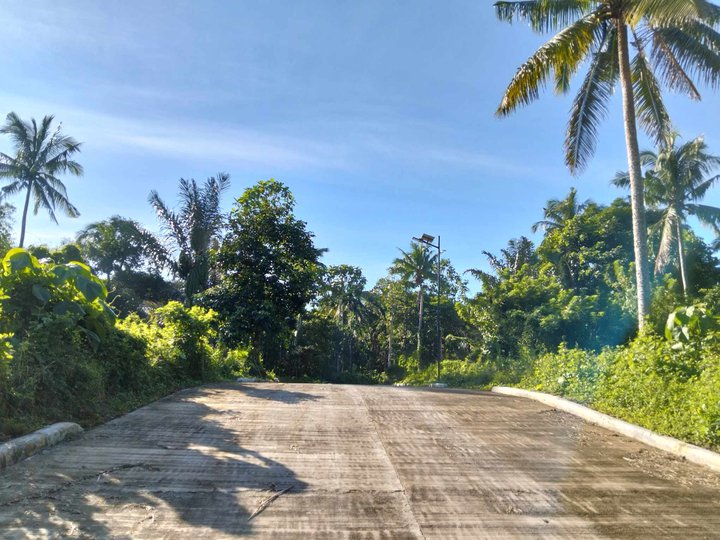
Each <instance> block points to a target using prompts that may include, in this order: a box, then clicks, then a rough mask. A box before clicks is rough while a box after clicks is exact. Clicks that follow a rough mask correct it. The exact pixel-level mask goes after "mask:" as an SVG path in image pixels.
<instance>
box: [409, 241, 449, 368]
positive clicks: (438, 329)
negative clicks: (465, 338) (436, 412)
mask: <svg viewBox="0 0 720 540" xmlns="http://www.w3.org/2000/svg"><path fill="white" fill-rule="evenodd" d="M413 240H417V241H418V242H421V243H423V244H425V245H428V246H430V247H434V248H437V306H435V307H436V310H435V315H436V317H435V323H436V329H437V341H438V357H437V362H436V364H437V380H438V382H439V381H440V361H441V360H442V333H441V331H440V270H441V266H440V253H441V252H440V235H438V237H437V245H435V244H433V241H434V240H435V237H434V236H431V235H429V234H423V235H422V236H421V237H420V238H415V237H414V236H413ZM418 360H419V359H418Z"/></svg>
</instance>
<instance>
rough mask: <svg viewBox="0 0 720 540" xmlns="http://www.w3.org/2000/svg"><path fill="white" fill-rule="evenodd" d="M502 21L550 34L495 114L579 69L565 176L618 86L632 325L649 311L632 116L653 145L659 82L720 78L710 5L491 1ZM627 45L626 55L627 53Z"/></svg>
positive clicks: (687, 89) (659, 126) (666, 121)
mask: <svg viewBox="0 0 720 540" xmlns="http://www.w3.org/2000/svg"><path fill="white" fill-rule="evenodd" d="M495 9H496V14H497V16H498V18H499V19H501V20H503V21H505V22H512V21H513V20H515V19H518V20H521V21H525V22H528V23H530V26H531V27H532V29H533V30H534V31H535V32H538V33H545V32H555V31H558V33H557V34H556V35H555V36H554V37H552V38H551V39H550V40H549V41H548V42H547V43H546V44H545V45H543V46H541V47H540V49H538V50H537V51H536V52H535V54H533V55H532V56H531V57H530V59H529V60H528V61H527V62H526V63H525V64H523V65H522V66H521V67H520V68H519V69H518V71H517V73H516V74H515V76H514V77H513V79H512V81H511V82H510V85H509V86H508V88H507V90H506V92H505V95H504V96H503V98H502V101H501V103H500V106H499V108H498V110H497V114H498V115H500V116H505V115H508V114H510V113H512V112H513V111H515V110H516V109H517V108H518V107H519V106H520V105H525V104H528V103H530V102H532V101H534V100H535V99H537V98H538V96H539V90H540V88H541V87H543V86H544V85H545V84H546V83H547V81H548V79H549V78H550V76H551V75H552V76H553V78H554V86H555V90H556V91H557V92H559V93H566V92H568V91H569V90H570V81H571V79H572V77H573V75H575V74H576V73H577V71H578V70H579V69H580V67H581V66H582V65H583V64H584V63H585V62H586V61H589V67H588V70H587V73H586V75H585V78H584V80H583V81H582V83H581V85H580V89H579V92H578V94H577V96H576V97H575V101H574V103H573V106H572V110H571V113H570V122H569V125H568V130H567V137H566V140H565V161H566V163H567V165H568V167H569V168H570V170H571V171H572V172H573V173H574V174H575V173H578V172H580V171H581V170H582V169H583V168H584V167H585V166H586V165H587V162H588V160H589V159H590V157H591V156H592V155H593V153H594V151H595V145H596V142H597V128H598V125H599V123H600V121H601V120H602V119H603V118H604V117H605V115H606V114H607V112H608V105H607V104H608V101H609V99H610V96H611V95H612V94H613V91H614V89H615V87H616V86H617V85H618V83H619V85H620V90H621V95H622V105H623V116H624V127H625V145H626V149H627V160H628V171H629V178H630V199H631V204H632V218H633V237H634V252H635V263H636V264H635V272H636V279H637V294H638V299H637V300H638V324H639V326H640V328H642V327H643V324H644V317H645V315H647V313H648V310H649V299H650V288H649V287H650V284H649V272H648V262H647V230H646V224H645V206H644V189H643V178H642V176H641V165H640V151H639V148H638V137H637V125H636V124H637V122H639V123H640V126H641V127H642V128H643V130H644V131H645V132H646V133H647V134H648V135H649V136H650V137H651V138H652V139H653V140H654V141H655V142H656V144H658V146H660V145H663V144H664V143H665V141H666V140H667V137H668V135H669V133H670V132H671V124H670V117H669V115H668V113H667V110H666V109H665V106H664V105H663V102H662V96H661V92H660V85H661V83H663V84H664V85H665V86H666V87H667V88H669V89H671V90H675V91H679V92H681V93H683V94H686V95H688V96H689V97H690V98H692V99H696V100H697V99H700V93H699V91H698V89H697V87H696V85H695V82H694V80H693V77H695V78H696V79H700V80H702V81H704V82H706V83H708V84H710V85H711V86H712V87H717V86H718V84H719V83H720V34H718V32H716V28H717V26H718V23H719V22H720V8H719V7H718V6H716V5H714V4H712V3H711V2H709V1H707V0H525V1H512V2H507V1H503V2H497V3H496V4H495ZM631 47H632V52H633V53H634V55H633V57H632V58H631Z"/></svg>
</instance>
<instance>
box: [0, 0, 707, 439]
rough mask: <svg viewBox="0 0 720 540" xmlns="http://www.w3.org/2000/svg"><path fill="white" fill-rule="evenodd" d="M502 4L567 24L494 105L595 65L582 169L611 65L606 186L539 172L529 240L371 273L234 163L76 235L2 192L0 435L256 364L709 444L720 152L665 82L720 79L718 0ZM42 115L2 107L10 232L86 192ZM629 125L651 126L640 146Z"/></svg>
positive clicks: (268, 184) (577, 123)
mask: <svg viewBox="0 0 720 540" xmlns="http://www.w3.org/2000/svg"><path fill="white" fill-rule="evenodd" d="M666 4H668V5H670V4H672V5H673V6H674V7H673V8H672V9H666V8H665V7H664V6H665V5H666ZM496 9H497V14H498V16H499V18H500V19H501V20H503V21H507V22H511V21H514V20H522V21H524V22H529V23H530V25H531V27H532V28H533V29H534V30H536V31H538V32H542V33H544V32H548V31H559V33H558V34H557V35H556V36H555V37H554V38H552V39H551V41H550V42H548V44H547V45H545V46H543V48H541V49H540V50H539V51H538V52H536V53H535V54H534V55H533V56H532V57H531V58H530V60H529V61H528V63H527V64H525V65H524V66H523V67H522V68H521V69H520V70H519V71H518V74H517V75H516V77H515V78H514V79H513V80H512V81H511V83H510V85H509V87H508V90H507V93H506V95H505V96H504V97H503V99H502V103H501V105H500V108H499V109H498V113H499V114H500V115H506V114H509V113H511V112H513V111H514V110H515V109H517V108H518V107H519V106H520V105H525V104H527V103H529V102H531V101H533V100H534V99H535V98H536V97H538V95H539V89H540V88H541V87H542V86H543V84H544V83H545V82H546V81H547V80H548V79H549V78H550V77H554V79H555V81H556V83H557V84H556V86H557V88H558V90H560V91H561V92H565V91H567V90H568V89H569V80H570V76H571V75H572V74H575V73H576V72H577V71H578V69H579V67H580V65H581V64H582V62H584V61H586V60H587V63H588V64H589V66H590V69H589V71H588V72H587V75H586V78H585V79H584V81H582V83H581V87H580V90H579V92H580V93H579V94H578V96H577V97H576V99H575V101H574V104H573V108H572V112H571V119H570V123H569V126H568V135H567V142H566V155H567V163H568V166H569V168H570V170H571V171H572V172H573V173H575V172H578V171H580V170H581V169H582V168H583V167H584V166H585V165H586V163H587V161H588V160H589V159H590V157H591V155H592V153H593V151H594V147H595V143H596V132H597V125H598V122H599V121H600V120H601V119H602V117H603V116H604V114H605V113H606V111H607V100H608V99H609V98H610V96H611V95H612V90H613V88H614V87H615V86H616V85H618V86H619V87H620V89H621V94H622V95H623V97H624V98H625V99H624V100H623V110H624V112H625V128H626V142H627V150H628V151H627V156H626V157H627V162H626V163H625V162H624V160H622V159H619V161H618V166H619V168H621V169H624V168H627V170H628V172H625V173H619V174H618V175H617V176H616V177H615V178H608V179H607V182H608V184H609V185H610V184H612V185H614V186H615V187H616V188H618V189H619V191H618V195H619V197H618V198H617V199H616V200H614V201H612V202H611V203H610V204H607V205H604V204H598V203H596V202H593V201H591V200H583V199H582V197H581V196H580V194H579V192H578V191H577V190H576V189H574V188H573V189H571V190H570V191H569V193H567V194H552V195H554V196H556V198H552V199H550V200H548V201H547V204H546V205H545V208H543V209H538V215H537V219H538V221H537V222H535V223H534V224H533V223H528V224H527V225H528V234H529V233H530V232H532V233H534V234H535V235H536V236H535V237H533V238H534V240H535V241H533V240H531V239H530V238H528V237H525V236H522V237H520V238H515V239H510V240H509V241H508V242H507V246H506V247H505V248H504V249H502V250H501V251H500V252H499V253H489V252H482V253H479V254H478V261H477V268H471V269H460V270H458V269H456V268H455V267H454V266H453V264H452V262H451V261H450V259H449V258H445V256H443V255H442V254H441V255H440V259H439V260H438V254H437V253H435V252H434V251H433V250H432V249H431V248H429V247H428V246H427V245H425V244H423V243H419V242H411V243H410V245H409V246H403V247H402V249H399V250H398V254H397V255H398V256H397V258H396V259H395V260H389V261H388V271H387V274H386V275H385V276H383V277H382V278H380V279H379V280H378V281H377V282H376V283H374V284H368V282H367V279H366V277H365V276H364V275H363V272H362V269H361V268H359V267H355V266H351V265H345V264H340V265H335V266H326V265H324V264H323V262H322V257H323V253H324V252H325V249H323V248H322V247H320V246H316V245H315V241H314V235H313V233H312V232H311V230H310V228H309V225H308V224H307V223H306V222H304V221H302V220H301V219H300V218H299V217H298V216H296V215H295V199H294V197H293V194H292V193H291V191H290V190H289V189H288V187H287V186H285V185H284V184H282V183H281V182H279V181H276V180H273V179H269V180H263V181H260V182H257V183H256V184H254V185H251V186H249V187H247V188H246V189H244V190H242V191H239V190H238V191H233V187H232V186H231V183H230V177H229V175H228V174H226V173H219V174H217V175H216V176H214V177H210V178H209V179H208V180H207V181H205V183H202V184H199V183H198V182H196V181H195V180H193V179H180V180H179V184H178V186H179V187H178V193H179V200H178V202H177V204H176V205H173V204H172V203H168V202H166V201H165V200H163V199H162V198H161V197H160V195H159V194H158V193H157V192H155V191H152V192H151V193H150V196H149V204H150V205H151V206H152V207H153V208H154V209H155V211H156V212H157V216H158V224H159V226H160V228H161V230H162V231H163V234H162V235H159V236H157V235H154V234H152V233H151V232H150V231H149V230H148V229H146V228H145V227H144V226H143V225H141V224H140V223H138V222H137V221H135V220H133V219H132V218H129V217H123V216H111V217H109V218H108V219H106V220H103V221H100V222H97V223H92V224H90V225H88V226H86V227H85V228H84V229H82V230H81V231H79V232H78V234H77V236H76V238H75V239H74V241H72V242H70V243H66V244H64V245H60V246H50V247H49V246H28V247H27V249H23V248H17V247H13V246H15V245H16V241H15V237H14V232H13V227H12V225H13V221H12V220H13V215H14V212H15V209H14V208H13V207H12V206H11V205H10V204H9V203H8V202H7V201H6V200H5V201H0V250H2V253H3V254H4V258H3V259H2V273H1V274H0V315H1V316H0V360H1V363H0V436H3V437H6V436H11V435H15V434H18V433H22V432H25V431H27V430H29V429H32V428H34V427H37V426H39V425H41V424H43V423H47V422H50V421H55V420H73V419H74V420H77V421H80V422H81V423H84V424H92V423H94V422H98V421H101V420H102V419H105V418H108V417H110V416H113V415H115V414H119V413H121V412H124V411H126V410H129V409H131V408H133V407H136V406H138V405H141V404H143V403H146V402H149V401H152V400H153V399H156V398H158V397H160V396H162V395H165V394H167V393H169V392H172V391H174V390H176V389H179V388H182V387H184V386H188V385H195V384H199V383H201V382H204V381H213V380H223V379H228V378H234V377H238V376H253V377H260V378H268V379H275V378H279V379H284V380H298V381H331V382H341V383H399V384H409V385H426V384H429V383H431V382H436V381H438V380H439V381H441V382H445V383H446V384H448V385H450V386H462V387H472V388H487V387H489V386H492V385H495V384H506V385H519V386H522V387H525V388H529V389H536V390H541V391H544V392H550V393H554V394H557V395H562V396H566V397H568V398H570V399H573V400H576V401H578V402H582V403H586V404H589V405H591V406H593V407H595V408H597V409H599V410H601V411H605V412H608V413H610V414H613V415H616V416H618V417H621V418H624V419H626V420H628V421H630V422H635V423H638V424H640V425H643V426H646V427H648V428H650V429H654V430H657V431H659V432H661V433H666V434H669V435H673V436H676V437H680V438H682V439H684V440H688V441H691V442H693V443H696V444H700V445H704V446H707V447H715V448H718V447H720V260H719V259H718V257H717V251H718V248H719V247H720V241H719V240H718V237H719V236H720V209H719V208H715V207H713V206H711V205H708V204H706V203H705V201H704V199H705V197H706V195H707V194H708V193H710V192H711V191H712V190H713V189H714V188H715V184H716V183H717V181H718V178H719V177H718V172H720V171H719V169H720V158H718V157H717V156H715V155H714V154H713V153H712V149H710V148H708V147H707V145H706V144H705V142H704V140H703V138H702V137H696V138H691V139H683V138H682V137H681V135H679V134H678V133H676V132H675V131H674V128H673V126H672V123H671V121H670V117H669V114H668V112H667V111H666V110H665V107H664V105H663V104H662V99H661V97H662V96H661V92H660V87H661V85H662V84H664V85H665V86H666V87H669V88H670V89H673V90H679V91H681V92H682V93H685V94H688V95H689V96H690V97H693V98H697V97H699V93H698V90H697V88H696V86H695V83H694V82H693V80H692V79H691V78H690V76H689V75H688V74H692V75H693V76H695V77H696V78H698V79H700V80H701V81H703V82H706V83H709V86H711V87H714V86H716V85H717V84H718V82H719V81H720V78H719V77H720V45H719V44H720V38H718V37H717V34H716V33H715V27H716V26H717V24H718V21H720V8H717V7H716V6H714V5H713V4H710V3H709V2H704V1H696V2H683V1H681V2H672V3H666V2H651V1H648V2H625V3H618V2H614V1H595V2H584V1H583V2H580V1H578V2H567V1H563V2H552V1H547V2H545V1H543V2H498V3H497V4H496ZM629 33H630V34H632V38H630V37H629V36H628V34H629ZM52 121H53V119H52V117H46V118H45V119H44V120H43V121H42V122H41V123H40V124H39V125H38V124H36V123H35V122H34V121H31V122H24V121H22V120H21V119H19V118H18V117H17V115H14V114H13V113H11V114H10V115H9V116H8V118H7V123H6V125H5V127H3V128H2V129H1V130H0V133H4V134H6V135H9V136H10V137H11V140H12V142H13V143H14V144H15V146H16V150H17V152H16V154H15V155H4V154H2V155H0V179H2V180H3V181H5V182H6V183H5V186H4V187H3V194H4V195H6V196H10V195H13V194H16V193H17V194H22V195H23V196H24V199H23V206H22V211H21V216H22V217H21V220H20V237H19V242H17V244H19V245H20V246H22V245H23V243H24V239H25V235H26V227H27V223H26V216H27V212H28V209H29V201H34V206H33V210H34V211H35V212H37V211H39V210H41V209H44V210H45V211H47V212H48V213H49V215H50V217H51V219H53V220H54V219H56V214H55V212H56V210H62V211H63V212H64V213H65V214H67V215H68V216H70V217H74V216H76V215H77V213H78V212H77V209H76V208H75V207H74V206H73V205H72V204H71V202H70V197H69V196H68V194H67V192H66V191H65V188H64V186H63V184H62V182H61V180H60V178H59V177H58V175H61V174H64V173H70V174H81V173H82V167H81V166H80V164H79V163H78V161H76V160H77V159H79V158H78V153H79V151H80V144H79V143H77V142H75V141H74V140H73V139H72V138H70V137H67V136H65V135H63V134H62V133H61V131H60V129H57V128H56V129H55V130H53V128H52V125H51V124H52ZM636 124H639V125H640V127H641V128H642V129H644V130H645V131H646V132H647V134H648V135H649V136H650V137H649V140H650V141H652V144H654V147H653V148H649V149H647V150H644V151H640V149H639V143H638V138H637V130H636ZM28 148H40V149H44V150H42V151H40V152H36V154H31V153H30V152H29V151H28ZM623 163H624V165H623ZM626 189H627V190H629V196H627V197H625V195H626V193H625V192H624V190H626ZM229 192H231V193H232V194H233V195H235V196H236V197H235V198H234V202H233V204H232V207H231V208H230V210H229V212H227V213H225V212H223V209H222V207H221V196H222V194H224V193H229ZM696 223H700V224H702V225H704V226H705V227H706V231H709V234H705V235H703V236H701V235H699V234H698V231H696V230H695V229H694V228H693V226H694V225H695V224H696ZM438 267H439V278H438V274H437V271H438ZM650 269H653V270H652V272H651V270H650ZM470 280H475V284H479V292H477V293H475V294H470V293H469V283H470ZM438 360H440V365H439V368H440V376H439V379H438V375H437V369H438V366H437V364H436V362H437V361H438Z"/></svg>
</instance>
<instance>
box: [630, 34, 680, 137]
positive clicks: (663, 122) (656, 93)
mask: <svg viewBox="0 0 720 540" xmlns="http://www.w3.org/2000/svg"><path fill="white" fill-rule="evenodd" d="M636 43H637V45H638V53H637V54H636V55H635V58H634V59H633V62H632V66H631V70H632V80H633V93H634V95H635V111H636V114H637V118H638V122H639V124H640V126H641V127H642V128H643V130H644V131H645V133H647V134H648V136H650V137H651V138H652V139H653V140H654V141H655V143H656V144H657V145H658V146H664V145H666V144H667V141H668V140H669V138H670V134H671V133H672V124H671V123H670V115H669V114H668V112H667V109H666V108H665V104H664V103H663V100H662V94H661V92H660V87H659V85H658V82H657V79H656V78H655V75H653V72H652V69H651V67H650V65H649V64H648V61H647V58H646V57H645V52H644V50H643V48H642V46H641V44H640V42H639V41H637V42H636Z"/></svg>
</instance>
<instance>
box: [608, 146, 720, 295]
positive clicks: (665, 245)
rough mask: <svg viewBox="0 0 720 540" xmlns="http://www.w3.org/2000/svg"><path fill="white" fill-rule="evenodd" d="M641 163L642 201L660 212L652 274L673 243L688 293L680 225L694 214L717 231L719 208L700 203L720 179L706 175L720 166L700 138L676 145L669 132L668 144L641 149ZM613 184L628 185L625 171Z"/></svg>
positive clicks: (658, 269)
mask: <svg viewBox="0 0 720 540" xmlns="http://www.w3.org/2000/svg"><path fill="white" fill-rule="evenodd" d="M640 163H641V165H642V166H643V167H645V168H646V172H645V175H644V184H645V200H646V201H647V203H648V205H649V206H650V207H651V208H653V209H657V210H659V212H660V220H659V221H658V223H657V224H656V225H655V227H659V228H660V229H661V231H662V232H661V235H660V247H659V249H658V252H657V256H656V257H655V274H661V273H662V272H663V271H664V270H665V268H666V267H667V265H668V263H669V262H670V256H671V254H672V251H673V245H676V247H677V254H678V267H679V271H680V281H681V283H682V289H683V293H684V294H687V290H688V281H687V272H686V270H685V253H684V246H683V236H682V230H683V225H684V224H685V220H686V218H687V216H695V217H697V218H698V219H699V220H700V222H701V223H703V224H705V225H708V226H710V227H712V228H713V229H714V230H715V231H716V232H720V208H717V207H715V206H708V205H705V204H699V201H701V200H702V199H703V198H704V197H705V195H706V194H707V192H708V190H709V189H710V188H711V187H712V186H713V185H715V184H716V183H717V182H718V181H719V180H720V175H715V176H709V175H710V173H711V172H712V171H713V170H716V169H717V168H718V167H719V166H720V157H719V156H714V155H711V154H709V153H708V152H707V145H706V144H705V141H704V140H703V138H702V137H698V138H696V139H693V140H692V141H689V142H687V143H685V144H682V145H680V146H677V145H676V135H672V136H671V138H670V139H669V141H668V145H667V146H666V147H665V148H664V149H662V150H660V151H659V152H658V153H657V154H656V153H655V152H652V151H649V150H646V151H644V152H642V153H641V154H640ZM613 183H614V184H615V185H616V186H619V187H628V186H629V185H630V176H629V175H628V173H627V172H622V173H618V174H617V176H616V177H615V179H614V180H613Z"/></svg>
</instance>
